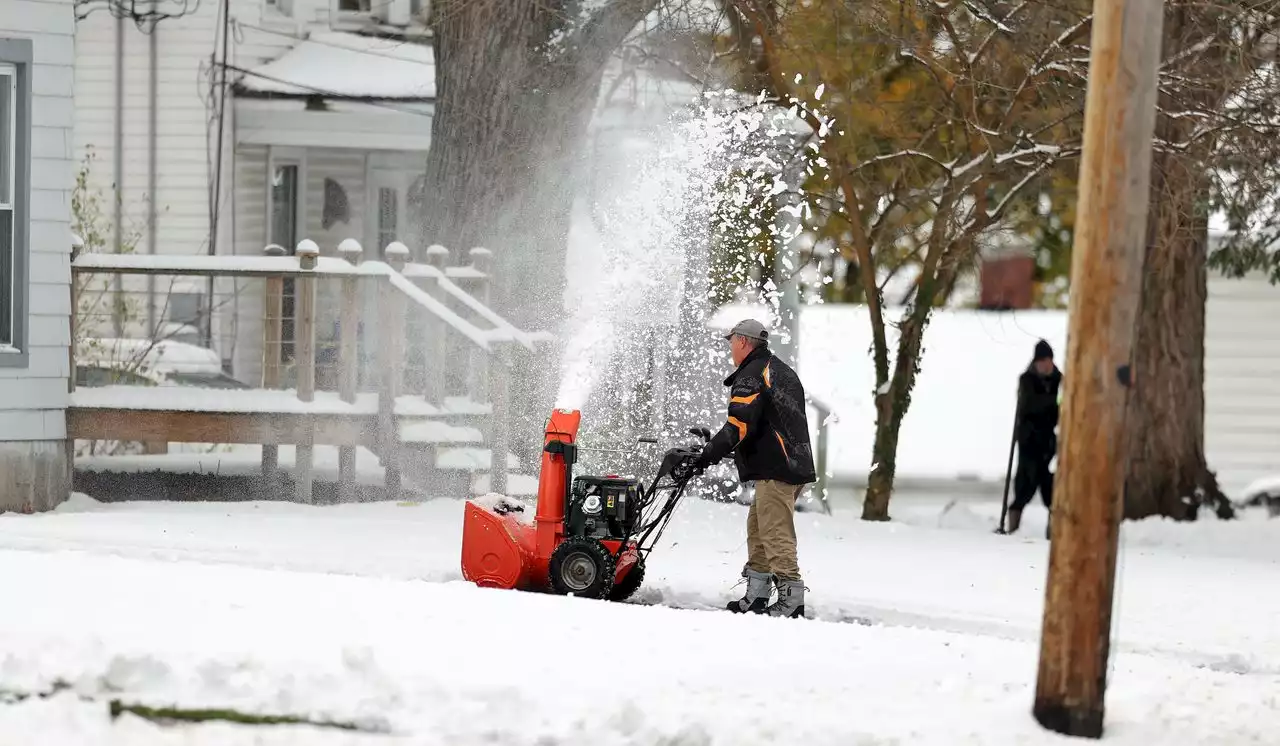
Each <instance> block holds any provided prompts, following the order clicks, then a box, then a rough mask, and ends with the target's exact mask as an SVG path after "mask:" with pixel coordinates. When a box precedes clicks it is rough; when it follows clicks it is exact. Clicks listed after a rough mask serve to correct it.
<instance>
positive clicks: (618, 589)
mask: <svg viewBox="0 0 1280 746" xmlns="http://www.w3.org/2000/svg"><path fill="white" fill-rule="evenodd" d="M643 584H644V560H639V561H637V562H636V563H635V564H634V565H632V566H631V572H629V573H627V575H626V577H624V578H623V579H622V581H621V582H618V583H614V585H613V591H611V592H610V593H609V600H610V601H626V600H627V599H628V598H631V596H633V595H634V594H635V592H636V591H638V590H640V586H641V585H643Z"/></svg>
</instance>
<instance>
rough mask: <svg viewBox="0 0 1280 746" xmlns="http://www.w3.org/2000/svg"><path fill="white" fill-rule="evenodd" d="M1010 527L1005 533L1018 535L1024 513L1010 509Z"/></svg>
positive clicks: (1016, 509)
mask: <svg viewBox="0 0 1280 746" xmlns="http://www.w3.org/2000/svg"><path fill="white" fill-rule="evenodd" d="M1008 518H1009V525H1008V526H1007V527H1006V529H1005V533H1008V534H1016V533H1017V532H1018V527H1019V526H1021V525H1022V511H1021V510H1019V509H1018V508H1009V516H1008Z"/></svg>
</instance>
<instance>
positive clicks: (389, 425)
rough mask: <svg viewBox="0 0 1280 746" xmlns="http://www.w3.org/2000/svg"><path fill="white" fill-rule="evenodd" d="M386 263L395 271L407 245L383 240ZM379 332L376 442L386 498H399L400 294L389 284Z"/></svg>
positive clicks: (405, 257)
mask: <svg viewBox="0 0 1280 746" xmlns="http://www.w3.org/2000/svg"><path fill="white" fill-rule="evenodd" d="M384 253H385V256H386V260H387V264H389V265H390V266H391V269H393V270H395V271H396V272H399V271H401V270H403V269H404V265H405V262H406V261H408V259H409V247H408V246H405V245H404V244H402V243H400V242H399V241H392V242H391V243H389V244H387V248H386V250H385V252H384ZM381 295H382V297H381V307H382V313H383V316H382V323H381V324H380V326H381V327H382V328H381V332H382V333H383V334H385V335H386V336H385V337H383V342H382V344H381V345H379V346H380V347H381V349H382V354H383V355H385V358H384V359H383V365H382V395H381V396H380V397H378V425H379V427H378V430H379V438H378V444H379V446H380V450H381V451H382V468H383V472H384V474H385V485H386V491H387V498H388V499H390V500H398V499H400V489H401V485H400V428H399V421H398V419H397V417H396V399H397V398H399V396H400V388H401V386H402V384H403V382H404V370H403V369H404V316H405V304H404V294H403V293H400V292H399V291H397V290H393V289H391V288H390V287H388V288H387V290H386V292H385V293H382V294H381Z"/></svg>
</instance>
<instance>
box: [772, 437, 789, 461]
mask: <svg viewBox="0 0 1280 746" xmlns="http://www.w3.org/2000/svg"><path fill="white" fill-rule="evenodd" d="M773 437H775V438H777V439H778V447H780V448H781V449H782V457H783V458H785V459H790V456H788V455H787V444H786V443H783V442H782V434H781V433H779V432H778V431H777V430H774V431H773Z"/></svg>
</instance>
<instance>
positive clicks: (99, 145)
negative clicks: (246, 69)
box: [75, 0, 299, 356]
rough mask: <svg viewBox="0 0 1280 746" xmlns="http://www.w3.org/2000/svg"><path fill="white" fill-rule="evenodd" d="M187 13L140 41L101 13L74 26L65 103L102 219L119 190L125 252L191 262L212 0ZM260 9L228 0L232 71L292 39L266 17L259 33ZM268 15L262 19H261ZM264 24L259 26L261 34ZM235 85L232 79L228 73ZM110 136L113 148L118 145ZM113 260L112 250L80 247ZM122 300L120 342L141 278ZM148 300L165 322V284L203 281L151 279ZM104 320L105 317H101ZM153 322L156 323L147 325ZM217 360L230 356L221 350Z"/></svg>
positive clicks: (208, 186) (226, 135)
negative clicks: (153, 297)
mask: <svg viewBox="0 0 1280 746" xmlns="http://www.w3.org/2000/svg"><path fill="white" fill-rule="evenodd" d="M189 9H190V11H191V12H189V13H188V14H187V15H183V16H180V17H175V18H168V19H165V20H163V21H161V22H160V23H158V24H157V25H156V26H155V28H154V29H153V30H150V31H148V32H143V31H142V30H140V29H139V28H138V27H137V26H136V25H135V24H134V23H133V22H131V21H129V20H127V19H126V20H124V21H118V20H117V19H116V18H114V17H112V16H111V14H110V13H107V12H105V11H97V12H94V13H91V14H89V16H88V17H87V18H85V19H83V20H81V21H80V22H79V23H78V24H77V34H78V39H77V44H76V45H75V60H76V64H75V97H76V114H75V116H76V138H75V158H76V160H77V168H78V167H79V164H80V163H81V162H82V161H83V159H84V158H85V156H86V155H87V154H89V153H90V152H92V154H93V159H92V165H91V172H90V173H91V184H92V185H93V186H94V188H96V190H97V191H98V193H99V195H100V197H101V199H102V202H103V204H104V207H105V208H106V215H105V216H104V217H105V218H106V219H107V220H113V219H114V215H113V210H112V208H111V204H112V199H113V197H114V193H113V185H115V184H118V185H119V188H120V190H119V195H120V199H121V201H122V202H123V205H124V217H123V224H124V226H125V232H126V233H137V234H139V236H138V240H137V242H136V247H135V249H134V250H135V251H137V252H139V253H146V252H149V251H151V250H153V248H154V250H155V251H156V252H157V253H161V254H199V253H205V252H208V251H209V242H210V238H211V231H210V225H211V224H210V199H211V195H212V192H213V189H214V186H215V176H216V172H217V169H216V168H215V165H214V164H215V162H216V157H217V144H218V140H217V126H216V125H217V120H216V117H215V114H216V108H215V102H214V101H211V100H210V96H209V93H210V87H209V86H210V70H209V61H210V58H211V56H212V55H213V54H214V52H215V47H216V46H217V40H218V36H219V31H220V23H219V3H195V4H191V5H190V6H189ZM263 12H264V8H263V3H262V2H261V0H232V2H231V15H232V17H233V18H234V20H235V21H237V22H239V23H243V24H246V25H244V26H240V27H239V30H238V31H236V30H235V29H234V28H233V35H232V39H231V44H230V47H229V56H230V64H232V65H233V66H236V67H241V66H245V65H249V66H252V65H256V64H258V63H260V62H261V61H263V60H264V59H269V58H271V57H274V56H276V55H278V54H279V52H280V51H281V50H282V49H285V48H288V46H289V45H290V44H291V43H292V42H291V39H290V37H289V34H296V33H299V32H298V31H297V28H296V26H295V25H294V24H292V23H288V24H287V25H280V22H279V21H278V20H268V21H267V23H266V26H272V27H274V28H278V29H280V30H282V32H283V33H282V34H281V33H276V34H270V33H265V32H262V31H258V30H255V29H254V27H256V26H263V24H264V20H263ZM267 12H268V13H270V11H267ZM118 25H119V26H120V29H122V31H123V47H122V49H123V70H124V76H123V83H124V91H123V104H124V106H123V121H122V124H123V128H122V130H123V131H122V132H120V133H117V132H116V84H117V80H116V77H117V75H116V53H117V47H118V46H119V43H118V38H117V32H118V30H120V29H118V28H117V27H118ZM264 27H265V26H264ZM153 38H154V43H155V45H156V53H157V59H158V64H157V66H156V81H155V83H156V100H157V101H158V104H159V105H158V107H157V109H156V111H155V120H156V127H155V129H156V131H155V133H152V132H151V124H150V118H151V107H152V102H151V97H150V93H151V92H150V88H151V82H152V81H151V75H152V73H151V65H150V60H151V44H152V40H153ZM231 77H234V75H231ZM233 109H234V102H233V99H232V97H231V95H230V93H229V92H228V95H227V100H226V111H227V112H228V116H227V120H226V122H225V123H224V125H223V162H224V164H225V167H224V172H223V175H222V194H223V195H224V198H223V202H222V205H221V207H220V210H219V217H220V219H219V230H220V231H222V232H223V235H222V236H221V237H219V239H218V241H217V243H218V244H219V246H218V247H217V252H218V253H231V252H232V240H231V235H232V234H234V224H233V223H234V219H233V216H231V215H230V214H229V213H230V203H231V195H232V193H233V190H234V188H235V187H234V176H233V174H232V172H231V170H230V169H231V164H232V162H233V157H232V149H233V148H234V142H235V139H234V122H233V121H232V117H231V115H230V112H231V111H232V110H233ZM153 134H154V136H155V145H156V164H157V168H156V173H155V193H154V195H152V194H151V192H150V184H149V177H150V175H151V174H150V160H149V152H148V148H149V146H150V143H151V139H152V136H153ZM117 135H119V139H117ZM117 142H119V143H120V146H121V148H120V149H121V155H122V156H123V158H122V166H123V170H122V172H121V173H120V174H116V172H115V156H116V145H117ZM153 197H154V202H155V206H156V208H157V213H158V214H157V216H156V225H155V235H154V243H153V242H152V240H151V238H152V237H151V234H150V232H149V231H148V230H147V218H148V210H149V205H150V202H151V200H152V198H153ZM90 248H91V249H96V250H106V251H111V250H113V248H114V242H113V241H110V240H109V241H108V243H107V245H106V246H101V247H90ZM124 282H125V283H126V284H125V288H126V289H127V290H129V291H131V292H132V293H137V295H132V300H133V301H134V307H135V308H136V309H138V310H137V312H136V313H134V314H132V316H133V320H134V322H135V323H133V324H131V325H130V331H129V333H134V334H136V333H144V334H145V333H147V332H148V331H149V329H148V326H147V323H146V322H147V321H148V319H147V318H146V317H145V313H146V311H145V308H146V304H145V300H144V299H145V297H146V296H145V295H144V293H145V291H146V288H147V283H148V280H147V279H145V278H140V277H130V278H126V279H125V281H124ZM154 282H155V283H156V288H157V292H158V296H159V297H158V299H157V301H156V313H157V315H158V316H161V317H162V316H163V315H164V313H165V308H166V294H167V292H168V291H169V289H170V287H171V283H174V282H178V283H184V284H187V285H190V284H192V283H193V282H194V288H193V289H196V290H199V291H201V292H203V291H204V289H205V282H204V281H202V280H198V279H195V278H170V277H161V278H157V279H155V280H154ZM214 305H215V339H224V338H226V334H225V333H220V332H223V330H222V329H221V328H220V327H221V326H230V325H231V322H232V319H233V317H234V312H233V308H232V306H233V301H232V300H231V299H230V298H228V297H227V296H225V295H224V294H222V293H220V292H219V293H216V296H215V302H214ZM103 320H104V321H105V320H106V319H103ZM157 320H158V321H163V318H160V319H157ZM223 352H224V354H225V355H228V356H229V355H230V351H228V350H223Z"/></svg>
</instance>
